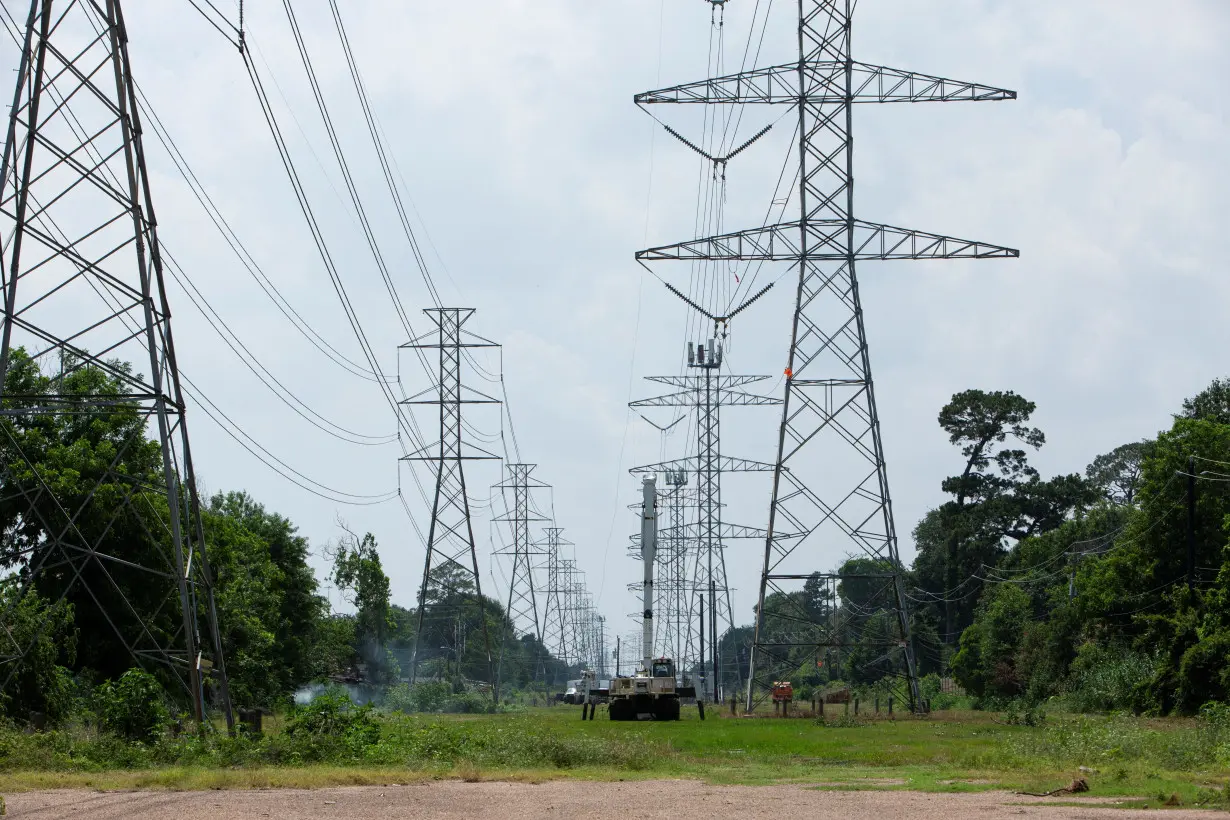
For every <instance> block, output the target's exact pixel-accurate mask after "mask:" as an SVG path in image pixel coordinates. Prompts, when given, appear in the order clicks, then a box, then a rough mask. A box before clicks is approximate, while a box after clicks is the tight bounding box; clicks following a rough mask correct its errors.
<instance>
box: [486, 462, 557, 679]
mask: <svg viewBox="0 0 1230 820" xmlns="http://www.w3.org/2000/svg"><path fill="white" fill-rule="evenodd" d="M537 466H538V465H537V464H506V465H505V469H506V470H507V472H508V476H507V478H506V479H505V480H504V482H503V483H501V484H497V485H496V486H497V487H498V488H500V489H502V490H512V495H513V501H512V509H511V510H509V512H508V513H506V514H505V515H502V516H500V517H499V518H497V519H496V521H503V522H507V523H508V524H510V525H511V528H512V544H511V545H510V546H509V547H507V548H505V549H502V550H499V551H497V552H496V553H495V554H496V555H501V556H511V557H512V572H511V573H510V575H509V582H508V603H507V605H506V607H505V610H504V616H505V618H507V619H508V621H509V622H510V623H511V624H512V625H513V635H512V636H511V637H513V638H514V639H515V637H516V630H517V628H518V626H517V625H518V624H524V625H525V626H526V627H527V630H526V631H527V633H528V634H531V635H533V636H534V638H535V639H536V640H537V641H538V642H539V643H541V642H542V622H541V621H540V620H539V618H538V601H537V599H536V598H535V584H534V559H535V557H537V556H539V555H540V554H541V553H540V552H539V551H538V550H537V545H536V544H534V543H533V542H531V541H530V523H531V522H536V521H546V520H548V519H547V518H546V517H545V516H542V515H539V514H538V513H537V512H535V511H534V507H533V505H532V503H531V499H530V490H531V489H535V488H543V487H547V486H548V485H547V484H544V483H543V482H541V481H538V480H537V479H535V478H532V477H531V476H530V473H532V472H533V471H534V468H535V467H537ZM509 637H510V636H508V635H504V636H502V637H501V640H500V665H499V669H498V671H499V673H500V676H501V677H502V676H503V671H504V649H505V647H506V644H507V641H508V639H509ZM541 661H542V659H541V658H539V659H537V660H536V661H535V669H534V674H535V675H537V674H538V668H537V664H538V663H539V662H541Z"/></svg>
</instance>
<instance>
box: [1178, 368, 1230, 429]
mask: <svg viewBox="0 0 1230 820" xmlns="http://www.w3.org/2000/svg"><path fill="white" fill-rule="evenodd" d="M1179 418H1185V419H1204V420H1205V421H1212V422H1216V423H1217V424H1230V379H1213V382H1212V383H1211V384H1210V385H1209V386H1208V387H1206V388H1205V389H1203V390H1201V391H1200V392H1199V393H1197V394H1196V395H1194V396H1192V397H1191V398H1189V399H1184V400H1183V412H1182V413H1181V414H1180V416H1179Z"/></svg>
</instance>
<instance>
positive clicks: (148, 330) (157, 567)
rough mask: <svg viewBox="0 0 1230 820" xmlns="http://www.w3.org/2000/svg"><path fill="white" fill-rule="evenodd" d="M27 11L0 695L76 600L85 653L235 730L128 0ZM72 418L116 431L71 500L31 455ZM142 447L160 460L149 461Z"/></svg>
mask: <svg viewBox="0 0 1230 820" xmlns="http://www.w3.org/2000/svg"><path fill="white" fill-rule="evenodd" d="M27 5H28V6H29V9H30V12H29V16H28V17H27V18H26V22H25V29H24V32H23V34H24V39H23V41H22V42H21V44H20V48H21V56H20V62H19V64H18V67H17V71H16V78H15V80H16V82H15V91H14V94H13V103H12V107H11V108H10V109H9V123H8V129H7V136H6V139H5V144H4V158H3V167H2V168H0V234H2V235H3V236H4V242H3V247H2V248H0V270H2V273H0V285H2V287H3V292H4V302H3V325H2V328H0V415H2V416H3V417H4V419H5V425H6V427H7V428H8V430H9V432H8V436H9V441H8V445H9V446H10V447H11V452H10V453H9V455H8V457H7V458H6V459H5V463H4V465H3V466H2V467H0V486H3V487H4V494H5V497H6V499H7V503H8V504H9V505H10V506H11V513H12V518H11V520H13V521H20V522H22V524H21V526H22V536H21V537H20V538H14V539H10V543H8V544H6V571H7V572H8V573H10V575H9V577H10V579H11V580H13V581H14V583H15V584H16V592H15V594H14V595H13V596H11V597H10V598H9V601H8V603H7V605H6V606H5V607H4V608H3V609H2V610H0V635H3V636H5V638H4V639H2V640H0V690H7V689H8V688H9V686H10V685H11V684H12V682H13V680H14V678H15V677H16V676H18V675H20V674H23V671H24V670H25V669H26V662H27V658H28V655H29V653H30V652H31V651H32V649H34V647H36V646H37V645H39V643H40V638H42V637H43V630H44V629H46V628H47V625H48V624H47V622H46V621H44V623H42V624H41V625H40V626H39V627H38V629H37V630H36V634H35V635H34V636H33V637H32V638H31V639H30V640H26V639H25V638H24V637H23V638H22V639H18V638H16V637H15V635H17V634H23V633H22V632H21V631H19V630H15V629H10V625H11V624H12V623H13V618H14V616H15V613H16V612H18V611H19V610H20V608H21V606H22V604H23V602H26V601H28V600H29V599H30V597H31V596H34V595H37V596H39V597H40V598H42V599H45V600H48V601H53V602H56V601H64V602H67V603H68V604H69V605H71V606H72V607H73V613H74V618H75V626H76V628H77V629H78V630H79V632H80V634H81V640H80V643H79V644H78V647H79V648H78V653H79V654H78V657H79V658H81V659H85V660H87V662H89V663H96V662H97V663H99V664H103V665H107V664H113V663H114V658H113V657H111V656H110V655H109V654H108V655H104V656H98V657H95V656H97V655H98V653H99V652H104V653H105V652H106V650H105V649H103V648H102V647H105V646H109V645H113V641H112V638H111V636H112V635H114V638H115V640H118V643H119V645H120V646H122V647H124V649H125V650H127V652H128V653H129V654H131V655H132V658H133V660H134V661H135V662H136V663H137V664H139V665H140V666H142V667H144V668H146V669H148V670H159V672H160V673H161V674H162V675H163V676H164V677H165V678H166V679H167V680H168V681H173V682H174V683H175V684H176V685H177V686H178V687H179V689H180V690H181V691H179V692H178V694H179V695H181V696H182V697H183V699H184V701H186V702H187V703H190V704H191V708H192V713H193V716H194V717H195V718H196V719H197V720H198V721H204V720H206V719H207V718H208V715H207V713H206V700H207V698H212V699H214V700H215V701H216V702H218V703H219V704H220V705H221V708H222V711H223V713H224V715H225V717H226V722H227V726H228V727H233V725H234V719H233V715H232V712H231V701H230V694H229V690H228V682H227V675H226V664H225V662H224V659H223V656H222V643H221V636H220V634H219V630H218V623H217V614H216V606H215V601H214V587H213V579H212V576H211V573H210V566H209V560H208V550H207V549H206V542H205V537H204V530H203V526H202V522H201V509H200V507H201V504H200V498H199V495H198V490H197V484H196V476H195V473H194V470H193V464H192V451H191V448H190V446H189V437H188V424H187V410H186V408H187V403H186V401H185V398H184V391H183V390H182V388H181V384H180V373H179V369H178V365H177V363H176V355H175V344H174V341H173V335H172V332H171V308H170V304H169V302H168V298H167V292H166V284H165V278H164V275H163V262H162V248H161V245H160V244H159V240H158V231H157V224H158V222H157V219H156V217H155V211H154V201H153V195H152V192H151V187H152V186H151V181H150V178H149V172H148V169H147V167H146V162H145V149H144V145H143V142H142V126H141V117H140V109H139V107H138V104H137V98H136V94H135V88H136V83H135V80H134V79H133V70H132V64H131V61H130V58H129V53H128V34H127V29H126V28H125V25H124V15H123V12H122V10H121V3H120V0H98V1H97V2H91V3H72V2H65V3H60V4H54V5H55V6H56V8H54V9H53V3H52V0H32V2H30V3H28V4H27ZM19 349H21V350H23V351H24V353H23V354H18V353H17V351H18V350H19ZM57 359H58V360H59V361H60V362H61V364H60V368H59V376H58V378H57V379H56V380H54V381H53V382H52V385H53V386H52V388H51V389H48V390H42V391H41V392H35V393H32V394H27V393H24V392H21V391H20V390H19V391H17V392H7V391H4V385H5V384H6V376H7V375H8V373H9V371H10V370H11V369H13V368H14V367H32V368H35V369H48V368H51V367H54V366H55V362H56V361H57ZM129 366H131V367H129ZM74 382H76V383H77V384H78V385H79V386H80V387H81V390H79V391H77V392H73V387H72V385H73V383H74ZM87 382H92V383H93V384H94V385H95V387H94V389H86V386H87ZM128 416H131V421H130V422H124V423H123V424H117V420H122V418H124V417H128ZM66 418H71V419H72V424H73V426H74V428H75V429H78V430H88V429H91V428H102V427H106V428H108V429H109V430H111V431H112V432H111V433H109V434H108V435H109V436H114V439H113V440H112V439H109V441H110V444H111V445H112V447H113V454H114V455H113V457H111V456H108V457H105V458H103V460H102V461H101V462H100V463H99V464H97V465H95V466H94V467H92V468H90V469H89V470H87V471H85V472H83V473H82V474H81V475H80V476H79V477H78V480H77V484H78V486H76V487H74V488H73V489H71V490H69V489H66V488H65V487H64V485H63V484H62V483H61V482H60V481H59V480H58V479H57V478H55V477H53V476H50V475H47V474H46V473H44V472H43V465H42V464H41V463H39V462H38V461H36V460H35V459H36V455H35V453H34V452H31V451H28V450H27V449H26V444H27V443H29V442H32V441H33V439H31V438H30V435H31V433H32V431H33V430H35V429H36V428H43V427H45V426H46V424H47V422H45V421H41V420H40V419H53V420H54V422H55V423H56V424H60V423H62V420H63V419H66ZM147 435H149V436H151V437H156V442H157V450H158V454H159V455H158V457H157V459H156V461H155V462H152V463H147V462H146V459H145V457H144V456H140V455H138V454H140V453H142V452H144V450H145V448H146V447H147V446H149V445H150V444H151V443H152V442H150V441H148V440H147V438H146V437H147ZM87 656H88V657H87ZM207 691H208V694H207Z"/></svg>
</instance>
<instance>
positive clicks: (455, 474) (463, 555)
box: [400, 308, 499, 697]
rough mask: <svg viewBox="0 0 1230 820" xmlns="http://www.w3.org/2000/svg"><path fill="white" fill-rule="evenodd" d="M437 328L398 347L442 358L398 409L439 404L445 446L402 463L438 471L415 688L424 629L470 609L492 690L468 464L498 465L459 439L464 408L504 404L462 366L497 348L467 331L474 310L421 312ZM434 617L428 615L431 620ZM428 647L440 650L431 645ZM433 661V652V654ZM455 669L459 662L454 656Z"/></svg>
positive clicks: (413, 667) (437, 627)
mask: <svg viewBox="0 0 1230 820" xmlns="http://www.w3.org/2000/svg"><path fill="white" fill-rule="evenodd" d="M423 312H424V313H426V314H427V316H428V317H429V318H430V319H431V320H432V322H433V323H434V324H435V326H436V329H435V330H434V331H429V332H427V333H425V334H423V335H422V336H419V337H418V338H416V339H412V340H410V341H409V342H406V343H405V344H403V345H401V349H402V350H435V351H436V352H437V353H438V354H439V370H438V374H437V377H438V380H437V382H436V384H435V385H434V386H433V387H429V388H428V389H426V390H424V391H422V392H421V393H418V394H416V395H414V396H412V397H410V398H408V399H405V400H403V401H402V402H400V403H401V404H404V405H410V406H415V405H435V406H437V407H438V408H439V417H440V440H439V441H438V442H437V443H435V444H431V445H428V446H426V447H423V448H421V449H419V450H416V451H414V452H412V453H410V454H409V455H407V456H404V457H403V459H402V460H404V461H410V462H428V463H431V464H434V465H435V477H436V481H435V493H434V496H433V501H432V507H431V525H430V527H429V528H428V532H427V554H426V556H425V560H424V564H423V581H422V584H421V585H420V587H419V601H418V604H419V607H418V610H419V611H418V629H417V631H416V632H415V635H414V650H413V654H411V656H410V682H411V683H414V681H415V679H416V678H417V675H418V664H419V661H420V657H419V650H420V649H421V648H422V645H423V640H424V634H425V632H424V629H426V630H428V631H429V632H430V634H431V636H432V637H433V638H434V637H435V636H438V635H440V634H447V633H448V630H449V627H450V626H451V625H452V624H455V623H458V622H459V621H460V620H461V618H462V616H463V615H464V613H465V607H466V606H470V607H472V612H473V613H475V614H476V616H477V617H478V619H479V621H481V622H482V629H483V650H484V654H485V656H486V661H487V663H486V665H487V679H488V680H489V681H491V683H492V684H493V686H492V694H493V697H495V696H497V693H496V691H495V685H494V684H495V683H496V676H495V664H494V662H493V660H492V656H491V636H490V634H488V632H489V631H488V629H487V617H486V615H485V614H483V613H484V610H483V589H482V580H481V578H480V576H479V571H478V551H477V549H476V547H475V544H474V526H473V524H472V523H471V521H470V499H469V496H468V495H466V478H465V469H464V464H465V462H467V461H478V460H498V459H499V456H496V455H495V454H494V453H489V452H487V451H486V450H483V449H481V448H479V447H477V446H475V445H473V444H470V443H469V442H467V441H465V440H464V439H463V437H462V434H461V426H462V408H463V407H464V406H465V405H468V404H499V400H498V399H495V398H492V397H491V396H488V395H486V394H483V393H480V392H478V391H477V390H474V389H473V388H470V387H465V386H463V384H462V377H461V360H462V356H463V353H464V352H465V351H466V350H469V349H473V348H482V347H499V345H497V344H496V343H495V342H492V341H489V340H487V339H484V338H482V337H481V336H476V335H475V334H473V333H471V332H470V331H468V330H465V329H464V326H465V324H466V322H468V321H469V320H470V318H471V317H472V316H473V315H474V311H473V310H472V309H470V308H429V309H427V310H424V311H423ZM428 613H430V615H429V614H428ZM428 645H429V646H436V645H438V642H436V643H430V644H428ZM432 652H433V654H434V650H432ZM457 666H458V669H460V668H461V656H460V655H458V657H457Z"/></svg>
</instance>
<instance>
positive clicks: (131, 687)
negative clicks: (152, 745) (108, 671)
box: [94, 669, 171, 742]
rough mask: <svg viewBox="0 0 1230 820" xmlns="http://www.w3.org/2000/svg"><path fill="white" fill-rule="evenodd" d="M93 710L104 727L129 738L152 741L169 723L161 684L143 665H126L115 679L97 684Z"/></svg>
mask: <svg viewBox="0 0 1230 820" xmlns="http://www.w3.org/2000/svg"><path fill="white" fill-rule="evenodd" d="M94 712H95V714H97V716H98V723H99V726H100V727H101V728H102V729H103V730H104V731H108V732H111V733H113V734H115V735H118V736H119V737H122V738H126V739H128V740H139V741H145V742H149V741H153V740H154V739H155V738H157V737H158V736H159V735H161V734H162V733H163V732H164V731H165V730H166V728H167V727H168V726H169V725H170V723H171V713H170V711H169V710H168V709H167V704H166V695H165V693H164V692H163V691H162V686H161V685H160V684H159V683H158V679H157V678H155V677H154V676H153V675H151V674H150V673H148V672H146V671H145V670H143V669H129V670H128V671H127V672H125V673H124V674H123V675H120V679H119V680H118V681H106V682H104V683H103V684H102V685H101V686H99V687H98V689H97V691H96V692H95V694H94Z"/></svg>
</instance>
